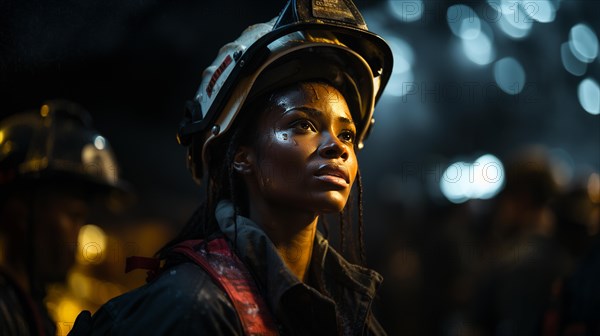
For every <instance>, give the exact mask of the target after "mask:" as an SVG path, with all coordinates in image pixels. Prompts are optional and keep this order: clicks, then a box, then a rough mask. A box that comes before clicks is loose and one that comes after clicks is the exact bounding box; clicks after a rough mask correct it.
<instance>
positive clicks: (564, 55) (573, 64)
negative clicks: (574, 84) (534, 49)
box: [560, 42, 587, 76]
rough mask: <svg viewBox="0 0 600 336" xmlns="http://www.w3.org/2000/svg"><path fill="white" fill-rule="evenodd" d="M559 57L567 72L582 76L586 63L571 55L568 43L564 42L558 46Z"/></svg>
mask: <svg viewBox="0 0 600 336" xmlns="http://www.w3.org/2000/svg"><path fill="white" fill-rule="evenodd" d="M560 59H561V60H562V64H563V66H564V67H565V70H567V71H568V72H569V73H571V74H572V75H575V76H582V75H583V74H584V73H585V71H586V70H587V63H585V62H581V61H580V60H578V59H577V57H575V55H573V52H571V48H569V43H568V42H565V43H563V44H562V45H561V46H560Z"/></svg>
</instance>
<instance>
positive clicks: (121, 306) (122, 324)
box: [94, 262, 241, 334]
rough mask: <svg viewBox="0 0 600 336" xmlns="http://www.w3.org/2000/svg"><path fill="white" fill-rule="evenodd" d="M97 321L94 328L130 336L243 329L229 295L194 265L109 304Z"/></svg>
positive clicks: (172, 270)
mask: <svg viewBox="0 0 600 336" xmlns="http://www.w3.org/2000/svg"><path fill="white" fill-rule="evenodd" d="M94 321H95V323H94V325H95V328H96V327H101V326H98V325H97V324H102V325H104V324H111V330H112V331H116V330H127V331H128V332H129V333H130V332H132V331H136V332H145V331H152V333H153V334H171V333H173V332H175V331H177V332H179V331H181V332H183V331H185V332H186V333H187V332H195V331H198V332H200V333H205V334H206V333H207V332H218V333H221V332H224V331H225V330H230V331H235V330H241V325H240V323H239V321H238V318H237V313H236V311H235V308H234V307H233V305H232V303H231V301H230V300H229V298H228V297H227V294H226V293H225V292H224V291H223V290H222V289H221V288H219V286H218V285H217V284H215V283H214V282H213V280H212V279H211V278H210V276H209V275H208V274H207V273H206V272H205V271H204V270H203V269H202V268H201V267H199V266H197V265H196V264H194V263H192V262H184V263H181V264H178V265H175V266H173V267H170V268H168V269H166V270H165V271H164V272H163V273H162V274H161V275H160V276H159V277H158V278H156V279H155V280H154V281H152V282H150V283H147V284H145V285H143V286H141V287H139V288H137V289H135V290H133V291H130V292H127V293H125V294H122V295H120V296H118V297H115V298H114V299H112V300H110V301H108V302H107V303H106V304H105V305H104V306H102V307H101V309H100V310H99V311H98V312H97V313H96V314H95V315H94ZM233 334H235V333H233Z"/></svg>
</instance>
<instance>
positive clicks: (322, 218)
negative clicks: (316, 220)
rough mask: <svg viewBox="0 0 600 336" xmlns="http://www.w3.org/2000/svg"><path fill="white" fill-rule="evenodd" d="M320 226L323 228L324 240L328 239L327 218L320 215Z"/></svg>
mask: <svg viewBox="0 0 600 336" xmlns="http://www.w3.org/2000/svg"><path fill="white" fill-rule="evenodd" d="M320 219H321V225H322V226H323V233H324V234H325V239H329V223H328V222H327V216H325V214H322V215H321V217H320Z"/></svg>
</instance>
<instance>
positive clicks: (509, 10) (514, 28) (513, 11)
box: [487, 0, 534, 40]
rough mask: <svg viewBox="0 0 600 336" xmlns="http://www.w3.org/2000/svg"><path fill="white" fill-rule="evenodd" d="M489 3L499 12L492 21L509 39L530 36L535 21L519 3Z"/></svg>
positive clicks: (495, 0) (495, 1)
mask: <svg viewBox="0 0 600 336" xmlns="http://www.w3.org/2000/svg"><path fill="white" fill-rule="evenodd" d="M487 3H488V5H489V6H490V7H491V8H494V9H495V10H496V11H497V12H498V15H497V16H496V17H493V18H492V19H493V20H492V21H495V22H496V24H497V25H498V28H500V30H501V31H502V32H503V33H504V34H506V35H507V36H508V37H509V38H512V39H515V40H519V39H523V38H525V37H527V36H528V35H529V33H530V32H531V27H532V26H533V22H534V20H532V19H531V18H530V17H529V15H528V14H527V13H526V11H525V10H524V9H523V6H522V5H521V4H520V3H519V2H518V1H507V0H488V1H487ZM488 16H489V15H488Z"/></svg>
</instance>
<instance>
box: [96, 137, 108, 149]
mask: <svg viewBox="0 0 600 336" xmlns="http://www.w3.org/2000/svg"><path fill="white" fill-rule="evenodd" d="M94 146H95V147H96V148H97V149H98V150H103V149H104V148H105V147H106V139H104V137H103V136H101V135H98V136H96V138H95V139H94Z"/></svg>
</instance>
